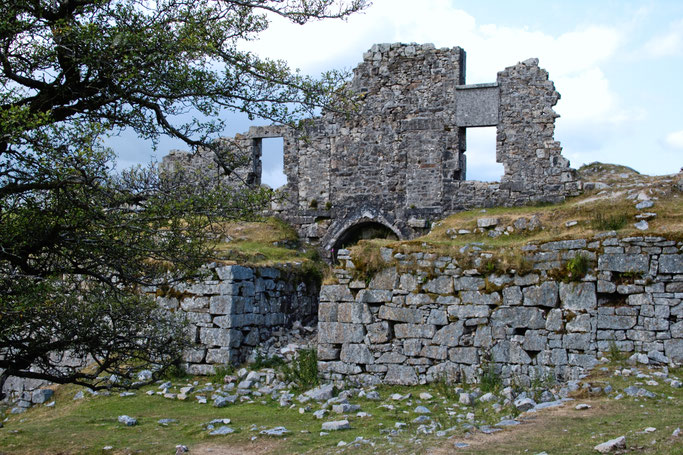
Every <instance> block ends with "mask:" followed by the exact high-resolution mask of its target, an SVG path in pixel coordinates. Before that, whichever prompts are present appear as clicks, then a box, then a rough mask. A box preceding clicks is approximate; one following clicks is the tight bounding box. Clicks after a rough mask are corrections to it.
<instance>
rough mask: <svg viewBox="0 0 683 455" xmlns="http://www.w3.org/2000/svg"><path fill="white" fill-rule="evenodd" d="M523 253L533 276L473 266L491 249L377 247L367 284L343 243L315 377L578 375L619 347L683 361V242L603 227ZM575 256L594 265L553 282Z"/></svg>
mask: <svg viewBox="0 0 683 455" xmlns="http://www.w3.org/2000/svg"><path fill="white" fill-rule="evenodd" d="M523 250H524V254H525V257H526V260H527V261H529V264H530V265H531V266H532V270H531V271H530V272H529V273H525V274H518V273H509V274H488V275H487V274H482V273H480V272H479V271H478V270H477V269H476V268H472V267H473V265H472V264H474V266H479V267H480V268H483V267H485V263H486V262H487V261H490V257H491V254H490V253H485V252H479V253H474V255H473V256H469V257H468V259H466V260H465V259H463V258H453V257H441V256H437V255H434V254H430V253H412V254H402V253H394V252H393V251H392V250H390V249H383V250H382V251H381V254H382V257H383V261H384V262H385V265H386V268H384V270H383V271H381V272H379V273H377V274H375V275H374V276H372V277H371V279H370V280H369V281H368V282H367V283H366V281H359V280H354V279H353V276H354V271H355V265H354V263H353V260H352V259H351V258H350V257H349V256H347V255H345V254H346V253H347V252H342V256H341V259H342V267H340V268H339V269H336V270H335V273H336V276H337V278H338V280H339V284H335V285H325V286H323V287H322V289H321V293H320V307H319V322H318V330H319V333H318V342H319V347H318V358H319V369H320V371H321V373H322V375H323V376H324V377H325V378H328V379H341V378H345V379H349V380H353V381H357V382H361V383H380V382H382V383H389V384H418V383H424V382H431V381H435V380H438V379H439V378H442V377H446V378H448V379H453V380H464V381H474V380H476V379H477V378H478V377H480V374H481V371H482V368H489V367H492V368H494V370H495V371H496V372H497V373H499V374H500V375H501V376H502V377H503V378H504V379H505V380H506V381H508V382H509V381H511V380H513V378H514V380H515V381H519V382H521V383H522V384H525V383H526V384H528V383H529V382H530V381H531V379H532V378H538V377H541V378H543V377H546V375H552V376H554V377H556V378H557V379H559V380H568V379H575V378H577V377H578V376H579V375H581V374H583V373H584V372H585V371H586V370H587V369H590V368H591V367H593V366H594V365H595V364H596V363H597V360H598V359H599V358H600V356H602V355H603V354H604V353H607V352H609V351H611V350H614V349H618V350H619V351H623V352H639V353H644V354H646V355H647V357H648V358H649V361H651V362H655V363H668V362H677V363H682V362H683V303H682V301H683V254H682V252H683V242H676V241H673V240H667V239H664V238H661V237H630V238H621V239H620V238H617V237H616V236H615V235H609V236H605V235H599V236H596V237H595V238H592V239H579V240H565V241H556V242H549V243H545V244H539V245H527V246H525V247H524V248H523ZM578 255H581V256H584V257H585V258H587V259H588V260H590V261H591V262H592V263H593V264H594V266H593V267H594V268H593V269H591V270H589V272H588V273H587V274H586V275H585V276H583V278H581V279H580V280H579V281H567V282H565V281H564V280H560V279H559V277H560V276H563V273H565V272H566V264H567V262H568V261H570V260H572V259H573V258H575V257H577V256H578ZM562 271H564V272H562ZM553 277H555V278H553Z"/></svg>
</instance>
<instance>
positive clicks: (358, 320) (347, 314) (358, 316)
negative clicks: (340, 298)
mask: <svg viewBox="0 0 683 455" xmlns="http://www.w3.org/2000/svg"><path fill="white" fill-rule="evenodd" d="M337 321H338V322H351V323H354V324H369V323H370V322H372V314H371V313H370V309H369V308H368V305H367V304H365V303H358V302H342V303H339V304H337Z"/></svg>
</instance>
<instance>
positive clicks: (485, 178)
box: [465, 126, 505, 182]
mask: <svg viewBox="0 0 683 455" xmlns="http://www.w3.org/2000/svg"><path fill="white" fill-rule="evenodd" d="M465 135H466V140H467V153H466V156H467V180H479V181H482V182H500V179H501V177H503V174H504V173H505V168H504V167H503V164H502V163H497V162H496V127H495V126H490V127H476V128H467V130H466V132H465Z"/></svg>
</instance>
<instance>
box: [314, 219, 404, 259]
mask: <svg viewBox="0 0 683 455" xmlns="http://www.w3.org/2000/svg"><path fill="white" fill-rule="evenodd" d="M371 226H377V227H383V228H385V229H387V230H389V231H391V232H392V233H393V234H394V235H396V237H397V238H398V239H399V240H403V239H406V238H408V237H409V236H410V233H409V232H407V230H406V228H405V226H403V229H402V228H401V227H402V226H401V225H399V224H397V223H396V222H395V220H393V219H392V218H391V217H388V216H385V215H383V214H382V213H381V212H380V211H379V210H376V209H374V208H363V209H360V210H355V211H353V212H352V213H350V214H349V215H347V216H345V217H343V218H341V219H338V220H336V221H334V222H333V223H332V224H331V225H330V227H329V229H328V230H327V234H325V236H324V237H323V238H322V242H321V244H322V246H323V248H324V250H325V252H326V253H327V255H328V257H330V258H332V257H333V253H332V250H333V249H337V246H338V245H339V244H340V243H341V242H343V241H344V239H345V237H346V236H348V235H349V234H351V233H353V231H354V230H358V229H362V228H363V227H371Z"/></svg>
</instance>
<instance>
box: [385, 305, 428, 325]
mask: <svg viewBox="0 0 683 455" xmlns="http://www.w3.org/2000/svg"><path fill="white" fill-rule="evenodd" d="M377 317H378V318H379V319H385V320H388V321H398V322H409V323H412V324H422V323H423V322H424V321H425V317H426V311H424V310H417V309H414V308H399V307H394V306H388V305H382V306H381V307H380V308H379V313H378V315H377Z"/></svg>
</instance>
